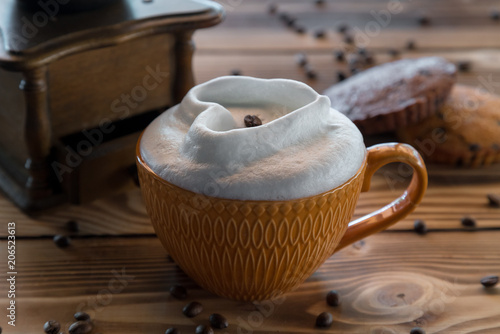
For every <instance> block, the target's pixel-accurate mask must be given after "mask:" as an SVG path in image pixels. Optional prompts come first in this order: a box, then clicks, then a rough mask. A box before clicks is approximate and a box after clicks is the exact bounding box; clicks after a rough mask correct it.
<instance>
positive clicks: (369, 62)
mask: <svg viewBox="0 0 500 334" xmlns="http://www.w3.org/2000/svg"><path fill="white" fill-rule="evenodd" d="M364 59H365V63H366V65H373V64H374V63H375V58H373V55H371V54H367V55H365V57H364Z"/></svg>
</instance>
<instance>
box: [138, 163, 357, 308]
mask: <svg viewBox="0 0 500 334" xmlns="http://www.w3.org/2000/svg"><path fill="white" fill-rule="evenodd" d="M365 167H366V164H364V165H363V167H362V168H360V170H359V171H358V172H357V173H356V175H355V176H353V177H352V178H351V179H350V180H349V181H347V182H346V183H344V184H343V185H342V186H340V187H337V188H335V189H332V190H330V191H328V192H325V193H322V194H319V195H316V196H312V197H307V198H302V199H297V200H287V201H241V200H228V199H220V198H215V197H209V196H204V195H201V194H196V193H193V192H191V191H188V190H184V189H182V188H179V187H177V186H175V185H172V184H170V183H168V182H167V181H165V180H163V179H161V178H160V177H158V176H157V175H156V174H154V173H153V172H152V171H151V170H150V169H149V168H148V167H145V166H144V165H143V162H141V161H140V159H139V160H138V171H139V179H140V183H141V190H142V195H143V198H144V201H145V204H146V209H147V212H148V215H149V217H150V218H151V221H152V224H153V227H154V229H155V232H156V234H157V235H158V238H159V239H160V241H161V242H162V244H163V246H164V247H165V249H166V250H167V252H168V253H169V254H170V255H171V256H172V257H173V259H174V260H175V261H176V263H177V264H178V265H179V266H180V267H181V268H182V270H183V271H184V272H185V273H186V274H187V275H188V276H190V277H191V278H192V279H193V280H194V281H195V282H196V283H197V284H199V285H200V286H201V287H203V288H204V289H206V290H208V291H211V292H213V293H215V294H217V295H220V296H223V297H226V298H231V299H237V300H264V299H269V298H272V297H275V296H277V295H280V294H282V293H284V292H287V291H290V290H291V289H293V288H294V287H296V286H297V285H298V284H300V283H302V282H303V281H305V280H306V279H307V278H308V277H309V276H310V275H311V274H312V273H314V271H316V269H318V267H319V266H321V264H322V263H323V262H324V261H325V260H326V259H327V258H328V257H330V256H331V255H332V254H333V252H334V250H335V248H336V247H337V245H338V243H339V241H340V239H341V238H342V236H343V235H344V233H345V231H346V229H347V226H348V224H349V221H350V220H351V218H352V216H353V213H354V209H355V206H356V202H357V200H358V197H359V193H360V191H361V186H362V183H363V177H364V170H365Z"/></svg>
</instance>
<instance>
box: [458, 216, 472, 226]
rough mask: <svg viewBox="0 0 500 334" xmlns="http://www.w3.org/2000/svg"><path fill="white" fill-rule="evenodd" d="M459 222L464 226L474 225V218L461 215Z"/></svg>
mask: <svg viewBox="0 0 500 334" xmlns="http://www.w3.org/2000/svg"><path fill="white" fill-rule="evenodd" d="M460 222H461V223H462V226H465V227H476V220H475V219H474V218H471V217H463V218H462V219H461V221H460Z"/></svg>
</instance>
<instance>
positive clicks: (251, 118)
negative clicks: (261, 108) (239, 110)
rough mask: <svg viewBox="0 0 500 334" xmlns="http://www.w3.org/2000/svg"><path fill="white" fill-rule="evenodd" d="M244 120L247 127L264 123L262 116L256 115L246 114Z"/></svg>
mask: <svg viewBox="0 0 500 334" xmlns="http://www.w3.org/2000/svg"><path fill="white" fill-rule="evenodd" d="M243 122H245V126H246V127H247V128H251V127H254V126H259V125H262V121H261V120H260V118H259V117H257V116H255V115H246V116H245V118H243Z"/></svg>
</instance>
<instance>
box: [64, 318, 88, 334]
mask: <svg viewBox="0 0 500 334" xmlns="http://www.w3.org/2000/svg"><path fill="white" fill-rule="evenodd" d="M92 327H93V326H92V323H90V322H88V321H77V322H74V323H72V324H71V326H69V329H68V333H69V334H87V333H90V332H91V331H92Z"/></svg>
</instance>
